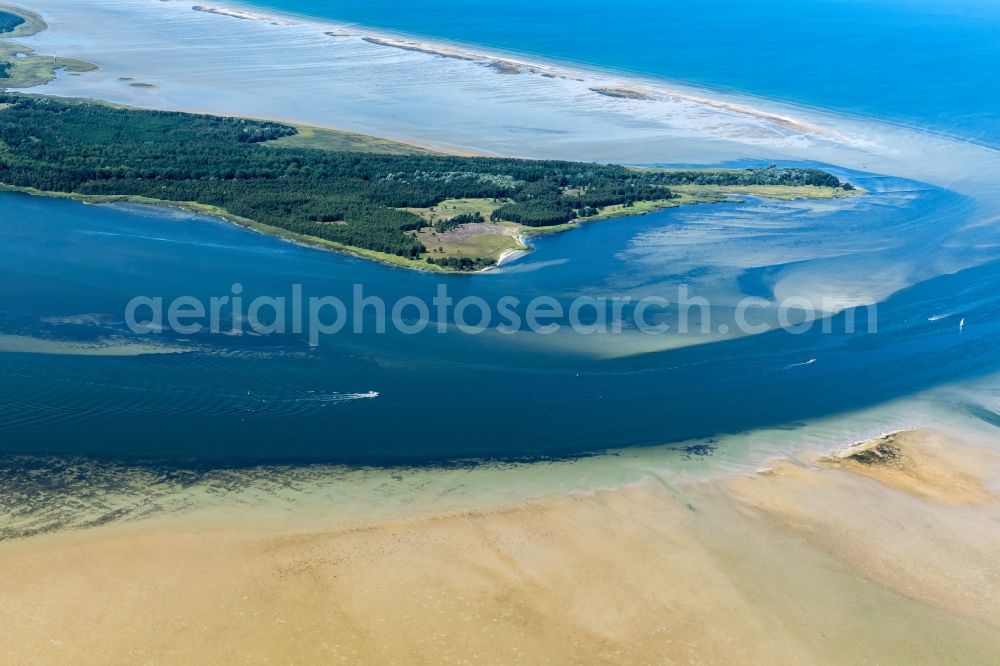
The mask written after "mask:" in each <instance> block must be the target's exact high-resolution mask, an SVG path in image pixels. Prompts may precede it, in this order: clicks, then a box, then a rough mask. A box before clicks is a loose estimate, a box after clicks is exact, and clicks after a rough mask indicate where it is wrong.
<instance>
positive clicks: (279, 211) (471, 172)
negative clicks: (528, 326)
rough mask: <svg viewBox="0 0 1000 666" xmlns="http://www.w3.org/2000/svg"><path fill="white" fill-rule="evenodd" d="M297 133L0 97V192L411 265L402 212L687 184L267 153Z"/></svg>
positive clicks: (496, 162)
mask: <svg viewBox="0 0 1000 666" xmlns="http://www.w3.org/2000/svg"><path fill="white" fill-rule="evenodd" d="M296 132H297V130H296V129H295V128H293V127H290V126H288V125H283V124H280V123H275V122H267V121H256V120H246V119H238V118H224V117H217V116H204V115H194V114H186V113H173V112H160V111H141V110H131V109H125V108H117V107H111V106H107V105H103V104H99V103H90V102H81V101H61V100H56V99H52V98H46V97H38V96H30V95H19V94H0V142H2V144H0V182H2V183H6V184H8V185H12V186H15V187H24V188H35V189H38V190H44V191H50V192H66V193H74V194H80V195H127V196H140V197H148V198H152V199H159V200H164V201H173V202H197V203H200V204H206V205H210V206H216V207H219V208H221V209H224V210H226V211H228V212H229V213H231V214H233V215H236V216H240V217H244V218H248V219H251V220H255V221H257V222H260V223H263V224H267V225H270V226H273V227H278V228H281V229H285V230H288V231H292V232H296V233H299V234H304V235H307V236H312V237H315V238H321V239H325V240H329V241H334V242H336V243H340V244H343V245H347V246H351V247H357V248H365V249H368V250H375V251H378V252H382V253H387V254H392V255H398V256H401V257H412V258H416V257H417V256H419V255H420V254H422V253H424V252H425V248H424V247H423V245H422V244H421V243H420V241H419V240H418V239H417V238H416V237H415V234H413V233H410V232H412V231H415V230H417V229H420V228H421V227H422V226H425V225H426V222H425V221H424V220H423V219H422V218H420V217H419V216H418V215H415V214H413V213H411V212H408V211H404V210H399V209H401V208H426V207H430V206H435V205H437V204H439V203H441V202H442V201H444V200H445V199H454V198H491V199H496V200H498V202H503V205H501V206H500V208H499V209H498V210H497V212H496V213H494V218H495V219H503V220H509V221H513V222H520V223H522V224H525V225H530V226H546V225H553V224H559V223H562V222H565V221H568V220H570V219H573V218H575V217H577V216H580V215H583V216H586V215H592V214H595V213H596V212H598V211H599V209H600V208H601V207H602V206H608V205H614V204H625V205H628V204H630V203H633V202H637V201H644V200H663V199H669V198H671V197H672V196H673V194H672V193H671V192H670V190H669V185H671V184H673V183H678V182H683V183H688V182H694V181H692V180H690V178H694V177H695V176H693V175H692V176H688V175H684V174H687V173H689V172H668V171H639V170H634V169H628V168H625V167H621V166H614V165H599V164H584V163H578V162H565V161H550V160H545V161H538V160H515V159H503V158H480V157H453V156H445V155H433V154H427V155H389V154H374V153H355V152H340V151H329V150H317V149H310V148H298V147H276V146H274V145H269V144H268V142H270V141H274V140H276V139H280V138H282V137H287V136H291V135H294V134H295V133H296ZM699 173H700V172H690V174H699ZM706 174H708V175H705V174H701V175H702V176H703V177H710V178H712V179H713V182H714V183H716V184H726V183H729V184H737V183H739V184H744V183H758V184H759V183H767V184H773V183H778V184H805V183H813V184H823V185H832V186H837V185H839V181H837V179H836V178H835V177H834V176H831V175H830V174H827V173H824V172H822V171H816V170H811V169H774V168H772V169H758V170H734V171H713V172H706ZM727 179H728V180H727ZM464 221H465V220H462V222H464ZM469 221H472V220H469Z"/></svg>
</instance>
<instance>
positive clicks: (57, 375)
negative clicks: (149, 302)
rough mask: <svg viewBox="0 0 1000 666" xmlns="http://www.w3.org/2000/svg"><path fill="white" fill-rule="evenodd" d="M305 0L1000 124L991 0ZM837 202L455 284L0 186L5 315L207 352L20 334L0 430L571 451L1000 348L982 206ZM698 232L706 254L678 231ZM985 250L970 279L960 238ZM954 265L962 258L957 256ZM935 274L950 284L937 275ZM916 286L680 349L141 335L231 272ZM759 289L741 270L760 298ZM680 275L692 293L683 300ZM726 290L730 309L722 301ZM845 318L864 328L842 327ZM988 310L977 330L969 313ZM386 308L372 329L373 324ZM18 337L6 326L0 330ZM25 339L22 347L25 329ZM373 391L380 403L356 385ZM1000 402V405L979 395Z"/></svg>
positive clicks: (491, 452)
mask: <svg viewBox="0 0 1000 666" xmlns="http://www.w3.org/2000/svg"><path fill="white" fill-rule="evenodd" d="M257 4H270V5H271V6H280V7H282V8H285V9H289V10H293V11H297V12H302V13H309V14H314V15H317V16H326V17H330V18H335V19H339V20H345V21H353V22H358V23H362V24H366V25H371V26H377V27H382V28H388V29H394V30H399V31H403V32H407V33H414V34H423V35H428V36H433V37H439V38H445V39H453V40H457V41H462V42H467V43H474V44H482V45H487V46H493V47H497V48H501V49H506V50H512V51H517V52H523V53H533V54H538V55H541V56H545V57H551V58H558V59H564V60H571V61H577V62H584V63H591V64H594V65H598V66H601V67H608V68H615V69H621V70H626V71H631V72H637V73H642V74H652V75H657V76H664V77H668V78H672V79H678V80H684V81H690V82H694V83H697V84H701V85H704V86H707V87H712V88H721V89H729V90H734V91H740V92H748V93H753V94H757V95H761V96H765V97H771V98H775V99H781V100H786V101H792V102H798V103H803V104H808V105H813V106H817V107H823V108H830V109H836V110H842V111H847V112H852V113H857V114H864V115H871V116H876V117H879V118H881V119H886V120H893V121H898V122H903V123H908V124H912V125H915V126H919V127H924V128H930V129H935V130H938V131H942V132H947V133H952V134H956V135H960V136H964V137H968V138H971V139H975V140H977V141H980V142H983V143H986V144H990V145H994V146H997V145H1000V86H998V83H997V81H998V77H997V69H998V64H1000V7H998V6H996V4H995V3H993V2H985V1H984V2H974V1H971V0H964V1H960V2H947V3H945V2H931V1H928V0H917V1H908V2H902V1H897V0H882V1H879V2H875V1H870V2H860V1H858V0H836V1H835V0H814V1H811V2H806V3H803V2H792V1H791V0H774V1H771V2H757V3H737V2H721V1H720V0H706V1H705V2H698V3H691V2H675V1H673V0H669V1H664V0H658V1H657V2H647V1H645V0H643V1H642V2H633V3H629V4H628V5H624V6H623V5H621V4H614V3H606V2H596V1H595V0H579V1H575V2H572V3H570V2H549V3H529V2H525V1H524V0H504V1H503V2H500V1H498V0H484V1H483V2H479V3H474V4H472V3H465V2H457V0H434V1H430V2H421V3H397V2H393V3H389V2H386V1H385V0H369V1H366V2H363V3H362V2H351V1H349V0H345V1H343V2H338V3H335V4H334V3H329V2H322V1H320V0H300V1H297V2H295V3H281V2H277V1H274V2H271V3H263V2H258V3H257ZM850 175H851V178H852V180H854V182H857V183H859V184H861V185H863V186H864V187H866V188H868V189H870V190H871V191H872V194H871V195H870V196H868V197H865V198H864V199H862V200H860V201H854V202H841V203H837V204H822V205H816V206H813V205H811V204H779V203H773V202H772V203H761V202H754V203H751V204H746V205H740V204H735V203H733V204H720V205H714V206H698V207H687V208H680V209H675V210H667V211H662V212H660V213H657V214H653V215H649V216H645V217H641V218H630V219H626V220H618V221H613V222H607V223H601V224H595V225H588V226H585V227H584V228H583V229H580V230H578V231H574V232H572V233H569V234H563V235H560V236H558V237H551V238H543V239H540V240H538V241H537V250H536V252H534V253H533V254H531V255H530V256H528V257H526V258H523V259H521V260H520V261H518V262H515V263H514V264H513V265H511V266H510V268H508V269H506V270H505V271H503V272H501V273H499V274H495V275H491V276H457V277H440V276H435V275H431V274H420V273H415V272H409V271H403V270H400V269H394V268H389V267H386V266H381V265H377V264H374V263H371V262H366V261H362V260H357V259H352V258H348V257H344V256H340V255H333V254H330V253H325V252H320V251H316V250H310V249H304V248H299V247H294V246H291V245H289V244H286V243H282V242H280V241H277V240H275V239H271V238H266V237H262V236H259V235H256V234H253V233H250V232H247V231H245V230H241V229H237V228H234V227H232V226H231V225H228V224H224V223H221V222H217V221H210V220H205V219H196V218H192V217H190V216H184V215H175V214H169V213H168V214H164V213H162V212H150V211H148V210H136V209H122V208H109V207H92V206H84V205H82V204H78V203H74V202H69V201H59V200H46V199H38V198H30V197H26V196H20V195H12V194H0V336H11V335H14V336H22V337H19V338H17V340H20V342H17V340H15V344H24V342H23V339H24V337H25V336H26V337H31V338H36V339H38V338H41V339H43V340H44V341H45V342H44V344H45V345H47V350H48V351H59V350H61V351H74V349H76V350H77V351H78V348H77V347H74V345H78V344H81V343H84V344H93V343H95V342H99V341H101V340H105V341H108V340H110V341H111V342H113V343H114V344H120V343H121V342H122V341H123V340H124V341H129V340H131V341H136V340H139V341H149V340H153V341H155V342H157V343H160V344H167V345H171V346H172V348H177V349H179V350H181V351H183V352H184V353H171V354H153V355H143V356H110V357H109V356H83V355H79V354H69V355H53V354H38V353H2V352H0V450H2V451H4V452H44V453H72V454H93V455H107V456H115V457H140V458H144V457H157V458H163V459H166V460H172V461H176V460H191V459H200V460H205V461H215V462H219V461H227V462H257V461H276V460H300V461H301V460H324V461H348V462H358V463H377V462H399V461H409V462H414V461H423V460H442V459H455V458H466V457H481V456H487V457H491V456H497V457H507V458H517V457H536V456H544V455H569V454H577V453H583V452H588V451H593V450H600V449H606V448H611V447H619V446H630V445H650V444H659V443H664V442H673V441H680V440H684V439H688V438H692V437H710V436H712V435H715V434H718V433H726V432H737V431H744V430H748V429H752V428H757V427H763V426H787V425H793V424H795V423H797V422H800V421H801V420H803V419H809V418H813V417H818V416H824V415H830V414H836V413H841V412H845V411H848V410H851V409H854V408H860V407H865V406H868V405H872V404H876V403H879V402H881V401H885V400H889V399H892V398H897V397H900V396H905V395H909V394H911V393H914V392H916V391H919V390H922V389H925V388H928V387H932V386H936V385H938V384H940V383H942V382H946V381H955V380H959V379H961V378H964V377H974V376H981V375H984V374H986V373H991V372H995V371H996V370H997V369H998V367H1000V337H998V333H1000V330H998V329H1000V296H998V295H997V293H996V285H998V284H1000V258H998V257H997V256H996V252H995V247H996V243H995V239H993V238H992V236H990V235H989V229H988V228H986V227H983V228H980V229H978V230H977V229H971V230H968V229H966V230H963V231H962V232H961V233H963V234H965V235H964V236H960V235H959V233H960V232H959V230H961V229H962V227H963V224H962V222H963V221H964V220H966V219H970V218H971V211H972V210H973V209H974V208H975V207H976V206H977V205H980V204H979V203H977V202H971V201H969V200H967V199H965V198H963V197H961V196H959V195H957V194H954V193H951V192H947V191H943V190H937V189H933V188H929V187H926V186H924V185H921V184H919V183H909V182H905V181H899V180H896V179H892V178H879V177H874V176H867V175H865V174H850ZM976 234H980V235H979V236H977V235H976ZM678 248H684V250H683V251H681V250H679V249H678ZM956 256H957V257H960V258H962V259H963V260H965V263H964V265H972V264H978V267H976V268H966V269H964V270H959V269H960V268H961V266H958V267H957V268H956V267H955V263H954V260H955V257H956ZM955 271H957V272H955ZM942 274H945V275H943V276H941V277H933V276H934V275H942ZM901 276H902V278H903V279H904V282H905V284H908V285H911V286H909V287H908V288H905V289H902V290H900V291H897V292H896V293H894V294H893V295H891V296H890V297H889V298H888V300H886V301H885V302H883V303H881V304H880V306H879V308H878V331H877V333H874V334H869V333H868V332H867V331H866V327H865V323H866V317H867V316H868V312H867V310H861V311H859V312H857V313H845V314H843V315H840V316H838V317H837V318H835V319H834V324H833V327H832V328H833V331H834V332H833V333H832V334H823V333H822V332H821V331H820V329H819V328H818V327H815V328H814V329H813V330H812V331H811V332H809V333H806V334H803V335H792V334H789V333H787V332H784V331H773V332H769V333H766V334H763V335H757V336H752V337H749V338H743V339H738V340H729V341H724V342H716V343H713V344H709V345H700V346H693V347H687V348H683V349H677V350H668V349H665V348H663V347H664V346H662V345H661V346H659V347H658V346H657V344H655V343H651V342H650V340H649V339H648V338H644V337H643V336H641V335H634V334H633V335H631V336H629V335H626V336H621V337H612V338H598V339H596V340H595V339H594V338H592V337H588V336H584V335H569V336H563V337H558V336H556V337H553V338H544V337H542V336H534V335H531V334H529V335H515V336H513V337H511V336H503V335H499V334H497V333H495V332H488V333H486V334H483V335H478V336H470V335H465V334H460V333H456V332H455V331H453V330H451V331H449V332H448V333H447V334H444V335H441V334H437V333H435V332H433V330H432V331H428V332H425V333H422V334H420V335H416V336H403V335H400V334H398V333H396V334H393V333H389V334H386V335H381V334H371V333H365V334H361V335H358V334H353V333H343V334H338V335H336V336H333V337H332V338H330V339H326V340H324V341H323V344H321V345H320V346H319V347H318V348H310V346H309V345H308V344H307V341H306V340H305V338H304V336H302V335H295V334H291V333H289V334H286V335H282V336H264V337H255V336H249V335H244V336H239V337H237V336H224V335H210V334H199V335H190V336H180V335H174V334H163V335H152V336H145V337H140V336H135V335H132V334H130V333H129V332H128V331H127V330H125V329H124V327H123V325H122V323H121V319H122V313H123V312H124V309H125V304H126V303H127V302H128V300H129V299H130V298H132V297H133V296H136V295H140V294H147V295H157V296H162V297H164V298H165V299H167V300H169V299H171V298H173V297H176V296H182V295H191V296H196V297H198V298H200V299H202V300H207V299H208V298H209V297H211V296H221V295H226V294H229V293H230V287H231V285H232V284H233V283H234V282H239V283H240V284H242V285H243V286H244V288H245V294H244V297H245V299H246V300H247V301H249V300H250V299H251V298H253V297H254V296H261V295H266V296H283V295H287V294H288V293H289V291H290V289H291V286H292V284H293V283H300V284H302V285H303V288H304V291H305V293H306V295H307V296H310V295H316V296H325V295H334V296H338V297H341V298H343V299H344V300H349V299H348V297H349V296H350V293H351V289H352V285H354V284H355V283H361V284H364V289H365V294H366V295H377V296H380V297H382V298H384V299H386V300H387V301H389V302H390V304H391V303H392V302H394V300H396V299H399V298H401V297H403V296H411V295H413V296H417V297H419V298H421V299H422V300H424V301H429V300H430V298H431V297H432V296H433V295H434V293H435V290H436V288H437V287H438V285H440V284H446V285H447V286H448V288H449V290H450V292H451V295H452V296H453V297H454V298H456V299H458V298H461V297H462V296H464V295H476V296H480V297H482V298H484V299H485V300H486V301H487V302H488V303H490V304H496V303H497V301H498V300H499V299H500V298H502V297H503V296H505V295H515V296H517V297H519V298H521V299H525V300H526V299H528V298H530V297H532V296H536V295H551V296H553V297H555V298H556V299H557V300H558V301H559V302H561V303H567V302H569V300H570V299H571V298H573V297H574V296H579V295H593V296H599V295H608V296H614V295H621V294H631V295H636V296H638V295H643V294H656V293H661V292H662V291H664V290H667V289H670V288H673V287H676V286H677V285H680V284H689V285H692V288H693V289H695V293H696V295H706V296H709V297H712V298H713V299H714V300H715V302H721V303H723V304H724V305H725V304H726V303H729V301H730V299H732V297H733V295H734V294H738V293H740V292H742V293H749V294H755V295H760V296H764V297H768V296H770V295H771V292H772V290H773V288H774V287H775V285H776V284H779V283H781V282H782V281H785V282H787V283H790V284H793V285H794V284H795V283H796V282H798V283H802V282H803V281H804V282H806V283H810V282H809V281H810V280H812V282H811V283H810V284H817V283H818V284H821V285H822V284H825V283H829V284H831V285H838V284H850V283H851V281H852V280H853V282H854V283H856V284H859V285H862V286H864V285H867V284H878V283H880V282H882V281H885V280H892V279H899V278H900V277H901ZM737 287H738V289H737ZM668 295H669V294H668ZM721 309H722V310H725V307H723V308H721ZM848 314H855V315H856V316H857V318H858V329H857V330H858V332H856V333H853V334H847V333H844V332H843V329H844V326H843V321H844V318H845V317H846V316H848ZM962 318H965V319H966V320H967V322H968V324H967V326H966V327H965V329H964V330H963V331H960V330H959V326H958V321H960V320H961V319H962ZM368 324H371V321H370V318H369V321H368ZM4 339H5V338H3V337H0V341H3V340H4ZM4 344H7V345H8V346H10V344H11V342H10V339H9V338H7V339H6V342H4ZM367 391H378V392H379V393H380V395H379V397H378V398H376V399H345V398H350V397H351V396H354V397H357V395H358V394H364V393H365V392H367ZM970 410H971V411H973V412H975V413H977V414H979V415H980V416H982V417H983V418H984V419H986V420H991V419H996V418H997V417H996V415H995V414H993V413H992V412H990V411H989V410H988V409H987V408H985V407H983V406H979V405H973V406H970Z"/></svg>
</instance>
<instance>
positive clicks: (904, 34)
mask: <svg viewBox="0 0 1000 666" xmlns="http://www.w3.org/2000/svg"><path fill="white" fill-rule="evenodd" d="M245 4H255V5H259V6H263V7H271V8H277V9H281V10H284V11H291V12H296V13H301V14H306V15H311V16H319V17H324V18H331V19H337V20H342V21H349V22H356V23H359V24H362V25H367V26H373V27H381V28H384V29H389V30H397V31H402V32H406V33H411V34H415V35H423V36H428V37H435V38H440V39H448V40H454V41H458V42H464V43H469V44H478V45H482V46H489V47H494V48H498V49H502V50H509V51H513V52H518V53H526V54H535V55H541V56H545V57H550V58H557V59H560V60H568V61H574V62H580V63H587V64H591V65H597V66H600V67H606V68H613V69H617V70H622V71H626V72H633V73H641V74H647V75H655V76H662V77H667V78H671V79H675V80H681V81H685V82H691V83H695V84H700V85H704V86H706V87H710V88H713V89H721V90H732V91H737V92H748V93H753V94H755V95H759V96H763V97H769V98H774V99H780V100H785V101H789V102H798V103H802V104H806V105H810V106H816V107H819V108H824V109H833V110H838V111H843V112H848V113H855V114H861V115H866V116H872V117H875V118H879V119H883V120H890V121H896V122H901V123H906V124H910V125H914V126H917V127H921V128H927V129H934V130H936V131H939V132H944V133H948V134H954V135H957V136H962V137H965V138H970V139H974V140H976V141H981V142H983V143H986V144H988V145H992V146H1000V76H998V70H1000V4H998V3H996V2H993V1H992V0H808V1H805V2H803V1H802V0H764V1H761V2H735V1H733V0H704V1H700V2H689V1H687V0H640V1H638V2H630V3H627V4H626V5H622V4H620V3H613V2H606V1H605V0H573V1H568V0H558V1H554V2H543V3H540V2H529V1H528V0H483V1H482V2H475V3H469V2H464V1H463V0H424V1H422V2H403V3H400V2H393V1H390V0H373V1H369V0H365V1H364V2H357V1H352V0H345V1H342V2H329V1H327V0H294V1H288V0H263V1H261V0H255V1H254V2H251V3H245Z"/></svg>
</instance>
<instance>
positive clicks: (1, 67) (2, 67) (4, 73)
mask: <svg viewBox="0 0 1000 666" xmlns="http://www.w3.org/2000/svg"><path fill="white" fill-rule="evenodd" d="M12 67H13V65H12V64H10V63H9V62H0V79H9V78H10V70H11V68H12Z"/></svg>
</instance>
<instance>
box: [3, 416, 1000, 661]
mask: <svg viewBox="0 0 1000 666" xmlns="http://www.w3.org/2000/svg"><path fill="white" fill-rule="evenodd" d="M889 441H890V443H891V444H892V446H893V447H894V448H895V449H896V450H898V451H899V452H900V454H901V455H903V456H905V458H906V459H907V460H908V461H910V462H909V463H908V464H907V466H906V467H904V468H903V469H902V470H900V469H899V468H896V467H894V466H893V465H882V464H869V463H866V462H863V461H862V460H860V459H858V458H849V457H848V458H839V459H837V460H831V459H828V458H826V457H824V456H820V455H817V456H816V457H815V458H812V459H800V460H790V459H789V460H781V461H776V462H775V463H773V464H772V465H771V466H770V467H769V468H768V469H767V470H762V471H761V472H757V473H751V474H741V475H736V476H730V477H726V478H717V479H714V480H703V481H686V482H682V483H678V482H675V481H672V480H668V479H665V478H661V477H656V476H650V477H649V478H647V479H646V480H645V481H643V482H640V483H638V484H633V485H629V486H626V487H622V488H618V489H614V490H603V491H596V492H592V493H583V494H580V493H575V494H571V495H563V496H558V497H553V498H551V499H541V500H534V501H530V502H523V503H519V504H514V505H511V506H507V507H498V508H493V509H476V510H471V511H444V512H440V511H435V512H433V513H432V514H430V515H422V516H420V515H418V516H414V517H413V518H409V519H403V520H392V519H390V520H381V521H377V522H375V523H371V524H367V525H359V526H356V527H343V526H337V524H336V521H333V520H331V519H330V517H329V516H328V517H327V518H323V517H322V516H321V515H319V514H317V515H310V516H309V517H300V519H297V520H295V522H294V523H289V522H287V519H285V518H277V517H276V516H275V515H272V514H269V513H268V512H267V510H265V509H263V508H261V507H243V508H242V509H241V508H238V507H230V508H229V509H227V510H225V511H220V510H218V509H215V510H211V511H194V512H188V513H172V514H168V515H162V516H160V517H158V518H152V519H149V520H144V521H139V522H133V523H112V524H110V525H106V526H104V527H100V528H97V529H92V530H86V531H82V532H62V533H53V534H47V535H42V536H38V537H34V538H27V539H18V540H13V541H7V542H4V543H0V611H2V613H3V618H2V620H3V622H4V625H5V635H6V636H7V637H8V638H9V640H6V641H4V645H3V646H2V647H0V653H3V654H4V656H5V661H6V662H7V663H15V664H22V663H24V664H27V663H52V662H54V661H66V660H67V659H69V660H73V659H79V658H80V656H81V655H86V656H87V658H89V659H91V660H95V661H100V662H102V663H135V662H137V661H140V662H142V661H151V662H155V663H248V662H260V663H266V662H269V661H280V662H282V663H315V662H323V663H331V662H334V663H335V662H337V661H338V660H346V661H348V662H351V663H424V662H433V663H442V662H444V661H470V662H473V661H474V662H483V663H542V662H545V663H691V662H694V663H713V662H714V663H737V662H738V663H822V664H827V663H830V664H833V663H838V664H839V663H934V664H938V663H944V662H957V663H989V662H990V661H991V660H993V659H995V657H996V656H997V655H998V654H1000V632H998V631H997V628H998V627H1000V615H998V613H997V612H996V610H995V608H993V606H994V604H992V600H994V599H995V598H996V594H997V592H998V591H1000V561H998V556H997V553H1000V529H998V528H997V525H998V522H997V521H998V519H1000V512H998V508H997V504H996V503H995V502H994V501H992V499H990V498H995V494H994V493H993V491H991V490H990V489H989V485H988V479H989V475H990V474H992V473H993V472H995V471H996V470H997V466H996V460H995V459H994V458H993V457H991V455H990V454H988V453H986V452H984V451H982V450H979V449H973V448H969V447H965V446H959V445H957V444H955V443H953V442H949V441H948V440H947V439H945V438H942V437H940V436H937V435H931V434H927V433H914V432H911V433H899V434H895V435H893V436H891V440H889ZM884 444H885V442H881V443H876V444H875V445H874V446H884ZM857 453H858V452H855V453H854V454H851V455H857ZM862 458H863V456H862ZM973 461H975V462H976V463H977V464H978V470H979V471H978V473H976V474H970V473H969V470H970V469H973V468H975V465H973ZM860 465H868V466H867V467H866V468H865V469H864V470H863V471H859V470H858V469H857V466H860ZM970 466H971V467H970ZM930 469H934V470H937V472H938V473H937V474H933V475H931V474H930V472H929V471H928V470H930ZM956 475H957V476H956ZM955 478H963V479H966V480H967V482H968V483H969V484H973V483H978V484H979V491H978V492H981V493H982V496H981V497H982V501H979V500H976V501H970V499H969V496H968V491H969V487H971V486H969V487H964V486H963V487H961V488H959V489H957V490H955V489H954V488H953V483H952V481H953V480H954V479H955ZM904 479H909V481H904ZM907 484H909V485H907ZM330 510H331V511H335V508H333V507H331V509H330Z"/></svg>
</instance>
